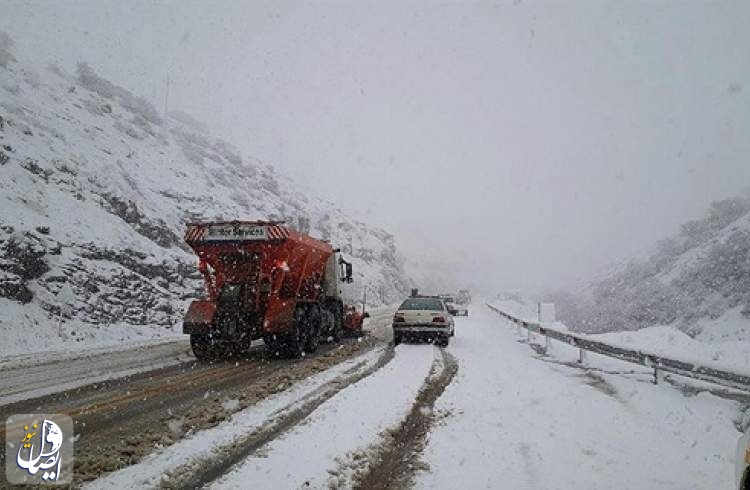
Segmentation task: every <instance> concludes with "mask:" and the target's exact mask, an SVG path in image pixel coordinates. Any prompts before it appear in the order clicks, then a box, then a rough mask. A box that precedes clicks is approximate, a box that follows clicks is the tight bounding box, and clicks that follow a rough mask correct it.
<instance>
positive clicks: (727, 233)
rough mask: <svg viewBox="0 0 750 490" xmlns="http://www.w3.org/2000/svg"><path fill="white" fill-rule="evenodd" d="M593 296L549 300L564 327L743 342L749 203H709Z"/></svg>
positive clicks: (749, 264)
mask: <svg viewBox="0 0 750 490" xmlns="http://www.w3.org/2000/svg"><path fill="white" fill-rule="evenodd" d="M590 293H591V298H590V299H589V300H583V301H580V299H577V300H573V299H571V298H570V297H567V298H566V297H565V295H558V296H557V297H556V298H554V297H553V298H550V299H552V300H556V301H558V302H561V301H562V302H563V303H565V304H564V305H563V307H562V308H560V307H558V313H559V314H560V317H561V319H562V320H563V321H565V322H566V323H567V324H568V325H569V326H573V325H575V326H576V327H577V328H578V329H582V330H587V331H592V332H597V331H615V330H633V329H638V328H643V327H650V326H655V325H672V326H674V327H677V328H679V329H681V330H683V331H685V332H687V333H689V334H690V335H697V336H699V337H701V338H705V339H712V338H714V337H716V338H717V339H719V338H721V339H723V340H728V338H729V337H731V338H733V339H746V338H748V337H749V336H750V199H749V198H745V197H737V198H732V199H726V200H722V201H716V202H714V203H712V204H711V207H710V208H709V210H708V213H707V214H706V216H705V217H704V218H702V219H697V220H693V221H689V222H687V223H685V224H684V225H683V226H682V228H681V231H680V233H678V234H677V235H675V236H672V237H669V238H667V239H664V240H662V241H661V242H659V244H658V245H657V247H656V249H655V250H654V252H653V253H652V254H651V255H650V256H649V257H648V258H646V259H642V260H634V261H631V262H630V263H628V264H627V266H625V267H623V268H621V269H620V270H619V271H617V272H615V273H613V274H612V275H611V276H609V277H607V278H605V279H602V280H599V281H597V282H595V283H593V284H592V286H591V289H590ZM576 301H577V302H578V303H577V304H575V305H571V304H570V303H574V302H576ZM566 313H567V317H566ZM714 330H717V331H716V332H714ZM718 330H721V331H720V332H719V331H718Z"/></svg>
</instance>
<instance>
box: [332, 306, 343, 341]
mask: <svg viewBox="0 0 750 490" xmlns="http://www.w3.org/2000/svg"><path fill="white" fill-rule="evenodd" d="M331 307H332V308H333V332H331V337H333V341H334V342H335V343H339V342H340V341H341V337H342V336H343V334H344V307H343V306H342V305H341V303H333V304H331Z"/></svg>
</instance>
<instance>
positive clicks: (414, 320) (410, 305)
mask: <svg viewBox="0 0 750 490" xmlns="http://www.w3.org/2000/svg"><path fill="white" fill-rule="evenodd" d="M454 334H455V325H454V323H453V317H452V316H451V315H450V313H448V308H446V306H445V303H444V302H443V301H442V300H441V299H440V298H437V297H434V296H414V297H411V298H408V299H406V300H405V301H404V302H403V303H401V306H399V308H398V310H397V311H396V314H395V315H393V343H394V344H396V345H398V344H400V343H401V341H402V340H412V339H421V340H430V341H433V342H435V343H436V344H439V345H442V346H443V347H445V346H447V345H448V342H449V341H450V338H451V337H453V335H454Z"/></svg>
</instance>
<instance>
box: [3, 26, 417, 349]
mask: <svg viewBox="0 0 750 490" xmlns="http://www.w3.org/2000/svg"><path fill="white" fill-rule="evenodd" d="M216 218H222V219H269V218H270V219H283V220H285V221H286V222H287V223H288V224H291V225H292V226H295V227H297V228H299V229H301V230H303V231H309V232H310V233H311V234H312V235H314V236H319V237H322V238H325V239H328V240H331V242H332V243H334V244H335V245H337V246H340V247H342V248H343V250H344V251H345V253H347V254H348V255H349V256H350V257H352V258H353V261H354V264H355V270H356V281H355V284H354V287H352V288H351V289H350V290H349V292H348V293H349V294H350V295H351V296H353V297H359V296H360V295H361V293H362V288H363V287H365V286H366V287H367V288H368V289H369V294H368V298H369V301H370V302H391V301H395V300H396V299H397V298H398V297H399V296H400V295H401V294H403V292H404V291H405V290H406V286H405V281H404V277H403V272H402V270H401V267H400V265H399V262H398V261H397V257H396V247H395V244H394V241H393V237H392V236H391V235H389V234H388V233H386V232H385V231H383V230H379V229H373V228H370V227H368V226H366V225H365V224H364V223H360V222H358V221H355V220H352V219H350V218H349V217H347V216H346V215H345V214H344V213H343V212H342V211H340V210H339V209H337V208H335V207H334V206H333V205H332V204H330V203H328V202H324V201H321V200H318V199H313V198H309V197H307V196H304V195H302V194H300V193H299V192H297V191H295V189H294V185H293V183H292V182H290V181H289V180H288V179H285V178H284V177H282V176H279V175H277V174H276V173H275V172H274V170H273V168H271V167H269V166H264V165H262V164H261V162H259V161H257V160H254V159H251V158H247V157H243V156H242V155H241V154H240V153H239V152H238V151H237V150H236V149H234V148H233V147H232V146H231V145H230V144H229V143H227V142H225V141H222V140H221V139H218V138H215V137H212V136H211V135H210V134H209V133H208V130H207V128H206V127H205V126H204V125H202V124H201V123H200V122H198V121H195V120H193V119H192V118H190V117H189V116H187V115H186V114H184V113H179V112H178V113H175V114H174V115H170V117H169V118H167V120H164V118H163V117H162V115H160V114H159V112H158V111H157V110H156V109H155V108H154V107H153V106H152V105H151V104H150V103H149V102H148V101H147V100H145V99H143V98H139V97H136V96H134V95H133V94H131V93H130V92H129V91H127V90H126V89H124V88H122V87H118V86H116V85H115V84H113V83H111V82H108V81H106V80H104V79H102V78H101V77H99V76H98V75H97V74H96V73H95V72H94V71H93V70H92V69H91V68H90V67H89V66H88V65H86V64H79V65H78V67H77V73H76V74H75V75H71V74H67V73H65V72H64V71H63V70H62V69H60V68H59V67H50V68H48V69H45V70H43V71H42V72H37V71H36V70H35V69H33V68H31V67H29V66H25V65H21V64H20V62H18V61H16V56H14V54H13V53H12V42H10V40H9V39H7V38H6V37H3V38H2V39H0V311H2V312H3V314H2V315H0V337H2V338H3V339H4V342H3V345H2V347H1V348H0V352H5V353H7V352H20V351H27V350H31V351H35V350H40V349H45V348H49V347H53V346H59V345H60V343H61V342H62V341H75V340H82V339H92V338H93V339H96V340H106V339H112V340H116V339H120V338H132V337H133V336H136V337H137V336H139V335H143V336H148V337H151V336H154V335H157V336H158V335H161V334H169V332H170V331H172V332H179V326H178V327H177V328H175V325H178V322H179V320H180V319H181V315H182V312H183V310H184V306H185V301H186V300H188V299H189V298H191V297H193V296H196V295H197V294H198V293H199V291H200V289H201V284H200V281H199V276H198V275H197V274H196V271H195V261H194V258H193V256H192V255H191V254H190V253H188V251H187V250H186V249H185V248H184V245H183V244H182V239H181V236H182V232H183V227H184V223H185V222H186V221H190V220H207V219H216ZM5 339H7V341H5Z"/></svg>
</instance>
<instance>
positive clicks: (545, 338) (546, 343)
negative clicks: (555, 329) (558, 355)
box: [544, 335, 550, 354]
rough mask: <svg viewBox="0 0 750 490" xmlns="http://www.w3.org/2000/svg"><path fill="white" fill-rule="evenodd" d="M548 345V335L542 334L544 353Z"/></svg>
mask: <svg viewBox="0 0 750 490" xmlns="http://www.w3.org/2000/svg"><path fill="white" fill-rule="evenodd" d="M549 346H550V341H549V336H548V335H545V336H544V353H545V354H546V353H547V351H548V350H549Z"/></svg>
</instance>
